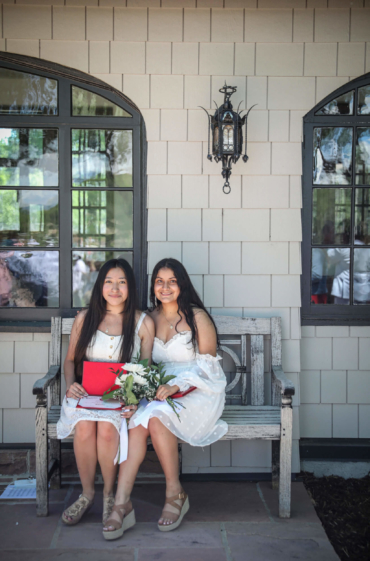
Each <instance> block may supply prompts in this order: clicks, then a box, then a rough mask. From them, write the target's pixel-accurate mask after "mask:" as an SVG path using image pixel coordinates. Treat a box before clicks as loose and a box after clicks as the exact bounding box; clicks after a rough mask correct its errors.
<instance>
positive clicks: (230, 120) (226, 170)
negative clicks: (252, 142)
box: [201, 82, 257, 195]
mask: <svg viewBox="0 0 370 561" xmlns="http://www.w3.org/2000/svg"><path fill="white" fill-rule="evenodd" d="M236 89H237V88H236V86H227V85H226V82H225V85H224V87H223V88H221V89H220V90H218V91H219V92H220V93H223V94H224V96H225V97H224V103H223V105H221V107H218V106H217V103H216V102H215V101H214V104H215V105H216V107H217V110H216V113H215V114H214V115H213V116H212V115H210V114H209V113H208V111H207V110H206V109H204V107H201V109H203V110H204V111H205V112H206V113H207V117H208V156H207V158H208V160H210V161H212V155H213V157H214V159H215V162H217V163H218V162H222V177H223V178H224V179H225V184H224V186H223V188H222V190H223V192H224V193H225V194H226V195H228V194H229V193H230V191H231V187H230V183H229V178H230V175H231V164H232V163H233V164H236V162H237V161H238V160H239V158H240V156H241V153H242V151H243V133H242V128H243V125H244V124H245V143H244V155H243V162H245V163H246V162H247V161H248V156H247V119H248V115H249V112H250V110H251V109H252V108H253V107H254V105H252V107H251V108H250V109H249V110H248V111H247V113H246V114H245V115H243V117H242V116H241V113H242V111H240V113H239V107H240V103H242V102H240V103H239V106H238V110H237V111H236V112H235V111H233V106H232V104H231V101H230V97H231V96H232V94H233V93H235V92H236ZM256 105H257V104H256ZM211 131H212V154H211V152H210V142H211V138H210V137H211Z"/></svg>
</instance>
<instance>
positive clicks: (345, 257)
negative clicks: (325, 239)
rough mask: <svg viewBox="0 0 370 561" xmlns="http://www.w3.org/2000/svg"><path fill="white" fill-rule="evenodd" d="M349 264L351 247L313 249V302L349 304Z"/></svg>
mask: <svg viewBox="0 0 370 561" xmlns="http://www.w3.org/2000/svg"><path fill="white" fill-rule="evenodd" d="M349 264H350V249H349V248H343V247H340V248H330V249H324V248H315V249H313V250H312V271H311V304H336V305H347V304H349V299H350V267H349Z"/></svg>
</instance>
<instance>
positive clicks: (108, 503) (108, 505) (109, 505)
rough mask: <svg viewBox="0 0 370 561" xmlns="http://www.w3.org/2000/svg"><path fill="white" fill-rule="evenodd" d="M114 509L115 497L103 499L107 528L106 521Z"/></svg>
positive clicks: (104, 518) (110, 496)
mask: <svg viewBox="0 0 370 561" xmlns="http://www.w3.org/2000/svg"><path fill="white" fill-rule="evenodd" d="M113 507H114V495H109V497H103V526H105V523H106V521H107V520H108V518H109V517H110V515H111V513H112V510H113Z"/></svg>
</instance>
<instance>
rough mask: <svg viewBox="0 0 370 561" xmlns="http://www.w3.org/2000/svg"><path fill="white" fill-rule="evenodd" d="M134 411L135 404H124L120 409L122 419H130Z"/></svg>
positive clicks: (135, 409) (135, 408)
mask: <svg viewBox="0 0 370 561" xmlns="http://www.w3.org/2000/svg"><path fill="white" fill-rule="evenodd" d="M136 411H137V405H124V406H123V409H122V411H121V417H122V418H123V419H130V418H131V417H132V415H133V414H134V413H135V412H136Z"/></svg>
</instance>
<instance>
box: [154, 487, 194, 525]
mask: <svg viewBox="0 0 370 561" xmlns="http://www.w3.org/2000/svg"><path fill="white" fill-rule="evenodd" d="M187 498H188V496H187V494H186V493H185V492H184V490H183V489H181V491H180V493H176V494H175V495H172V496H170V497H168V496H166V502H165V504H164V507H163V510H162V516H161V518H160V519H159V520H158V526H172V525H174V524H175V525H176V527H177V526H179V524H180V522H181V520H180V522H179V523H178V524H176V523H177V522H178V521H179V519H180V517H181V519H182V516H184V514H185V512H184V513H183V512H182V509H183V506H184V504H185V502H187Z"/></svg>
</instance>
